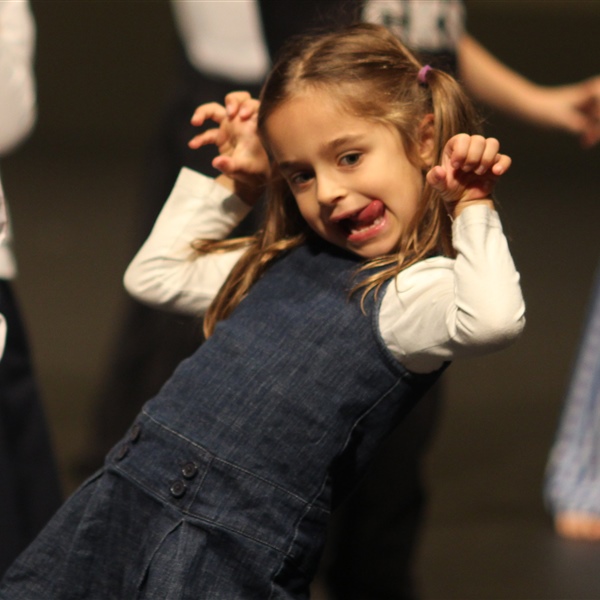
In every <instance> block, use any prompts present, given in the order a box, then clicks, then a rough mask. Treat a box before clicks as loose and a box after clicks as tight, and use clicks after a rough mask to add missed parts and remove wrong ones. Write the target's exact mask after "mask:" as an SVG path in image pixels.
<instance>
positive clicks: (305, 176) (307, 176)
mask: <svg viewBox="0 0 600 600" xmlns="http://www.w3.org/2000/svg"><path fill="white" fill-rule="evenodd" d="M311 179H312V174H311V173H309V172H303V173H295V174H294V175H292V176H291V177H290V182H291V183H292V184H293V185H303V184H305V183H307V182H308V181H310V180H311Z"/></svg>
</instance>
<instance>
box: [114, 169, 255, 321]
mask: <svg viewBox="0 0 600 600" xmlns="http://www.w3.org/2000/svg"><path fill="white" fill-rule="evenodd" d="M249 211H250V207H249V206H248V205H246V204H244V202H242V201H241V200H240V199H239V198H237V197H236V196H234V195H232V194H231V192H229V191H228V190H227V189H225V188H224V187H223V186H221V185H220V184H218V183H217V182H216V181H215V180H214V179H211V178H209V177H205V176H204V175H201V174H200V173H197V172H195V171H192V170H191V169H185V168H184V169H182V170H181V173H180V174H179V177H178V179H177V181H176V183H175V187H174V188H173V191H172V192H171V195H170V196H169V199H168V200H167V202H166V204H165V206H164V208H163V210H162V211H161V213H160V215H159V217H158V219H157V221H156V224H155V225H154V228H153V229H152V232H151V233H150V236H149V237H148V239H147V240H146V242H145V243H144V245H143V246H142V247H141V249H140V250H139V252H138V253H137V255H136V256H135V257H134V259H133V261H132V262H131V264H130V265H129V267H128V268H127V271H126V273H125V278H124V283H125V287H126V289H127V291H128V292H129V293H130V294H131V295H132V296H133V297H134V298H136V299H138V300H139V301H141V302H143V303H145V304H150V305H152V306H156V307H159V308H163V309H166V310H171V311H175V312H180V313H185V314H190V315H200V314H202V313H204V312H205V311H206V309H207V308H208V306H209V305H210V303H211V302H212V300H213V298H214V297H215V295H216V294H217V292H218V291H219V289H220V288H221V286H222V285H223V283H224V282H225V279H226V278H227V276H228V275H229V273H230V271H231V269H232V268H233V266H234V265H235V263H236V262H237V261H238V260H239V258H240V256H241V255H242V254H243V249H242V250H235V251H232V252H224V253H210V254H207V255H204V256H198V254H197V253H196V252H195V251H194V250H193V249H192V247H191V244H192V242H193V241H195V240H198V239H224V238H226V237H227V236H228V235H229V233H230V232H231V231H232V229H233V228H234V227H235V226H236V225H237V224H238V223H239V222H240V221H241V220H242V219H243V218H244V217H245V216H246V215H247V214H248V212H249Z"/></svg>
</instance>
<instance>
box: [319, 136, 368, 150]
mask: <svg viewBox="0 0 600 600" xmlns="http://www.w3.org/2000/svg"><path fill="white" fill-rule="evenodd" d="M363 137H364V134H362V133H350V134H348V135H343V136H341V137H339V138H335V139H334V140H331V142H328V143H327V144H326V145H325V147H326V148H327V149H331V150H337V149H338V148H339V147H340V146H346V145H347V144H355V143H357V142H360V141H361V140H362V138H363Z"/></svg>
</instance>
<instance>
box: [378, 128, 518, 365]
mask: <svg viewBox="0 0 600 600" xmlns="http://www.w3.org/2000/svg"><path fill="white" fill-rule="evenodd" d="M494 148H495V149H496V150H495V152H493V151H492V150H493V149H494ZM497 149H498V143H497V142H496V141H495V140H485V139H483V138H479V137H478V136H475V137H471V136H458V137H457V138H453V139H452V140H450V142H449V143H448V144H447V146H446V149H445V152H444V157H443V160H442V164H441V165H439V166H436V167H434V168H433V169H432V170H431V171H430V172H429V173H428V175H427V180H428V181H429V182H430V184H431V185H433V186H434V187H436V189H438V190H439V191H440V192H441V193H442V196H443V197H444V200H445V202H446V206H447V207H448V210H449V213H450V215H451V216H452V217H453V218H454V222H453V225H452V236H453V244H454V248H455V250H456V253H457V257H456V259H450V258H446V257H434V258H430V259H427V260H424V261H421V262H420V263H417V264H416V265H414V266H412V267H410V268H408V269H406V270H405V271H403V272H401V273H400V274H399V275H398V277H397V279H396V282H395V284H394V283H393V284H391V285H390V286H389V287H388V288H387V291H386V294H385V295H384V298H383V300H382V305H381V309H380V321H379V323H380V327H381V333H382V336H383V339H384V341H385V342H386V345H387V346H388V348H389V349H390V350H391V351H392V353H393V354H394V355H395V356H396V358H397V359H398V360H399V361H400V362H402V363H403V364H404V365H405V366H406V367H407V368H409V369H410V370H413V371H416V372H429V371H433V370H435V369H436V368H439V367H440V366H441V365H442V364H443V363H444V362H445V361H450V360H453V359H455V358H463V357H467V356H475V355H479V354H484V353H488V352H492V351H496V350H499V349H501V348H504V347H505V346H507V345H509V344H510V343H512V342H513V341H514V340H515V339H516V338H517V337H518V336H519V335H520V333H521V331H522V329H523V326H524V322H525V320H524V310H525V307H524V302H523V297H522V294H521V288H520V285H519V274H518V272H517V270H516V269H515V266H514V263H513V260H512V257H511V255H510V252H509V249H508V243H507V240H506V238H505V236H504V233H503V232H502V225H501V223H500V219H499V216H498V213H497V212H496V211H495V210H493V203H492V201H491V200H490V199H489V197H490V193H491V191H492V188H493V185H494V183H495V181H496V179H497V178H498V177H499V176H500V175H501V174H502V173H504V172H505V171H506V169H508V166H509V165H510V159H509V158H508V157H507V156H504V155H500V154H499V153H498V152H497ZM477 157H479V158H477ZM453 163H454V165H455V167H453V166H452V164H453Z"/></svg>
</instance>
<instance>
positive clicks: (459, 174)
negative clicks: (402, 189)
mask: <svg viewBox="0 0 600 600" xmlns="http://www.w3.org/2000/svg"><path fill="white" fill-rule="evenodd" d="M499 149H500V144H499V143H498V140H496V139H494V138H484V137H483V136H480V135H468V134H466V133H461V134H459V135H455V136H454V137H452V138H451V139H450V140H449V141H448V142H447V144H446V146H445V148H444V152H443V153H442V161H441V164H440V165H438V166H435V167H433V168H432V169H431V170H430V171H429V172H428V173H427V182H428V183H429V184H430V185H431V186H432V187H433V188H435V189H436V190H437V191H438V192H440V194H441V196H442V199H443V200H444V202H445V203H446V208H447V210H448V213H449V214H450V216H451V217H452V218H456V217H458V215H459V214H460V213H461V212H462V210H463V209H464V208H465V206H467V205H470V204H487V205H488V206H490V208H493V206H494V204H493V202H492V200H491V198H490V194H491V192H492V189H493V187H494V185H495V184H496V181H497V180H498V178H499V177H500V176H501V175H503V174H504V173H506V171H507V170H508V168H509V167H510V164H511V159H510V157H509V156H507V155H505V154H500V153H499V152H498V150H499Z"/></svg>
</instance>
